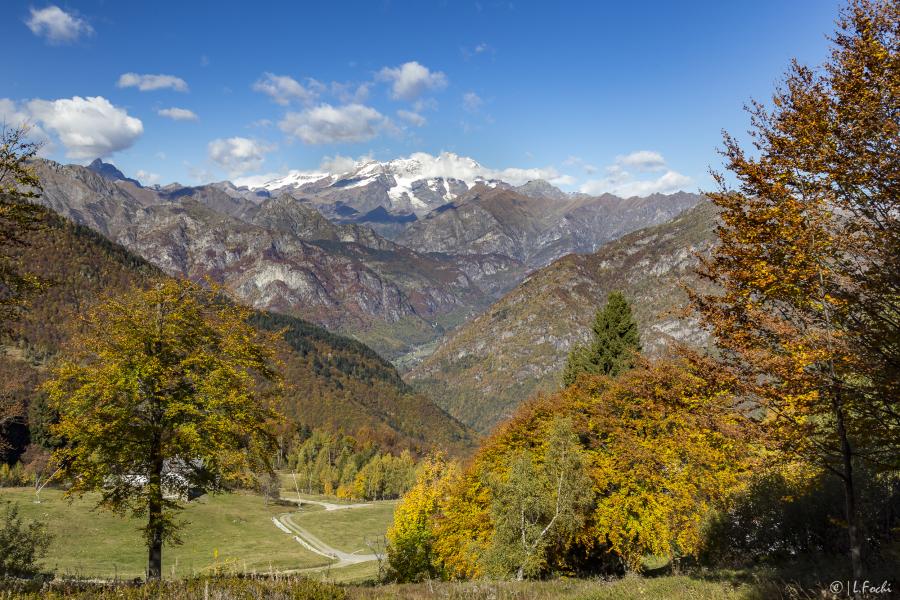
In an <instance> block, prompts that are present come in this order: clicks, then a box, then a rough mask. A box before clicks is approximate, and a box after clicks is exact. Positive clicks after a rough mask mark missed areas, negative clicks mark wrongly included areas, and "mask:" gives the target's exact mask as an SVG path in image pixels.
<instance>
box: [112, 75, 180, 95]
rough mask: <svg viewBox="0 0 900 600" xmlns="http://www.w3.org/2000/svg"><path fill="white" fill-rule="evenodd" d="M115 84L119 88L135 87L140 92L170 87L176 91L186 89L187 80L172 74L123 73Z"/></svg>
mask: <svg viewBox="0 0 900 600" xmlns="http://www.w3.org/2000/svg"><path fill="white" fill-rule="evenodd" d="M116 86H118V87H120V88H128V87H136V88H137V89H139V90H140V91H142V92H152V91H154V90H165V89H171V90H175V91H176V92H186V91H188V84H187V82H186V81H185V80H184V79H182V78H180V77H175V76H174V75H139V74H138V73H123V74H122V75H120V76H119V81H118V82H117V83H116Z"/></svg>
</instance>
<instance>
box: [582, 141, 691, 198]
mask: <svg viewBox="0 0 900 600" xmlns="http://www.w3.org/2000/svg"><path fill="white" fill-rule="evenodd" d="M570 158H571V159H573V160H575V161H579V160H580V159H577V158H575V157H570ZM628 168H632V169H634V170H635V171H637V172H639V173H648V172H659V171H665V172H664V173H662V174H661V175H659V176H658V177H655V178H651V179H641V178H638V177H636V176H635V175H634V174H632V173H631V172H630V171H629V170H628ZM693 183H694V180H693V179H691V178H690V177H688V176H687V175H682V174H681V173H679V172H677V171H674V170H672V169H670V168H668V166H667V165H666V160H665V158H663V155H662V154H660V153H659V152H654V151H652V150H639V151H637V152H632V153H630V154H620V155H619V156H617V157H616V161H615V163H613V164H611V165H609V166H608V167H606V169H605V176H604V177H602V178H600V179H590V180H588V181H585V182H584V183H583V184H582V185H581V187H580V188H579V191H581V192H584V193H585V194H591V195H600V194H604V193H610V194H615V195H617V196H622V197H623V198H630V197H631V196H649V195H651V194H671V193H672V192H677V191H679V190H684V189H685V188H687V187H689V186H691V185H693Z"/></svg>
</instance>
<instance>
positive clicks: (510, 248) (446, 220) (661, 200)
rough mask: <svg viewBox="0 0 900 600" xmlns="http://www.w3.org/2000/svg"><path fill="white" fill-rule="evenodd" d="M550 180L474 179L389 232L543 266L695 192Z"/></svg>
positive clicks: (421, 245)
mask: <svg viewBox="0 0 900 600" xmlns="http://www.w3.org/2000/svg"><path fill="white" fill-rule="evenodd" d="M543 183H544V184H546V182H543ZM547 187H548V186H546V185H539V184H537V182H531V183H529V184H526V185H525V186H521V187H519V188H516V189H515V190H513V189H509V188H505V187H502V186H498V187H494V188H490V187H487V186H483V185H479V186H476V187H474V188H473V189H472V190H471V191H469V192H468V193H466V194H464V195H463V196H462V197H460V198H459V199H458V200H456V201H454V202H452V203H449V204H447V205H445V206H443V207H441V208H439V209H437V210H435V211H432V212H431V213H429V214H428V215H426V216H425V217H424V218H422V219H419V220H418V221H416V222H415V223H412V224H410V225H409V227H407V228H406V229H405V230H403V231H402V232H401V233H400V234H399V235H397V236H396V237H395V238H394V239H395V241H396V242H398V243H400V244H403V245H405V246H408V247H410V248H413V249H415V250H419V251H422V252H451V251H452V252H457V253H473V254H483V253H496V254H503V255H505V256H508V257H510V258H514V259H516V260H518V261H521V262H523V263H525V264H526V265H528V266H529V267H542V266H544V265H547V264H549V263H550V262H552V261H553V260H555V259H557V258H559V257H561V256H564V255H565V254H569V253H571V252H577V253H586V252H593V251H595V250H596V249H597V248H599V247H600V246H601V245H602V244H604V243H606V242H608V241H610V240H614V239H616V238H618V237H621V236H622V235H625V234H626V233H629V232H631V231H634V230H636V229H640V228H642V227H647V226H650V225H656V224H659V223H664V222H665V221H668V220H670V219H672V218H674V217H675V216H676V215H678V214H679V213H681V212H682V211H684V210H686V209H688V208H690V207H691V206H693V205H694V204H696V203H697V202H698V201H699V200H700V196H698V195H696V194H687V193H683V192H681V193H677V194H671V195H664V194H656V195H653V196H648V197H646V198H627V199H626V198H619V197H617V196H613V195H610V194H606V195H603V196H600V197H596V198H594V197H589V196H588V197H585V196H579V197H571V196H568V195H565V194H563V195H562V196H560V195H558V194H553V193H550V192H547V189H546V188H547ZM549 187H550V188H552V186H549ZM553 189H555V188H553ZM523 191H524V192H528V193H530V194H532V195H526V194H525V193H522V192H523ZM556 191H557V192H559V190H556ZM560 193H561V192H560Z"/></svg>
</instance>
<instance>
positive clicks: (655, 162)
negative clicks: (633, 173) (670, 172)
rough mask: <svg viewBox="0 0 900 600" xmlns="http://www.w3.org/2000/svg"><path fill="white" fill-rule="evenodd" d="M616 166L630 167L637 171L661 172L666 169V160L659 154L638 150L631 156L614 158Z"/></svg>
mask: <svg viewBox="0 0 900 600" xmlns="http://www.w3.org/2000/svg"><path fill="white" fill-rule="evenodd" d="M616 164H618V165H621V166H623V167H631V168H633V169H637V170H638V171H662V170H663V169H665V168H666V160H665V159H664V158H663V156H662V154H660V153H659V152H654V151H652V150H638V151H637V152H632V153H631V154H625V155H619V156H617V157H616Z"/></svg>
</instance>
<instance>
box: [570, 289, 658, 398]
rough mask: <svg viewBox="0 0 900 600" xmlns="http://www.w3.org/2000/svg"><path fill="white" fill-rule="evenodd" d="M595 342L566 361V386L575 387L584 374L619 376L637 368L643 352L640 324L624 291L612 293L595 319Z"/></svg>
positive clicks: (579, 348) (576, 348) (583, 347)
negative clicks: (638, 358)
mask: <svg viewBox="0 0 900 600" xmlns="http://www.w3.org/2000/svg"><path fill="white" fill-rule="evenodd" d="M593 331H594V339H593V341H592V342H591V344H590V345H589V346H576V347H575V348H574V349H573V350H572V352H571V353H569V359H568V361H567V362H566V368H565V370H564V371H563V383H564V384H565V385H567V386H568V385H572V384H573V383H575V380H576V379H578V375H580V374H581V373H591V374H602V375H609V376H612V377H615V376H616V375H618V374H620V373H622V372H624V371H627V370H628V369H630V368H632V367H633V366H634V362H635V359H636V358H637V356H638V355H639V354H640V352H641V340H640V334H639V333H638V328H637V323H635V321H634V318H633V317H632V316H631V305H629V304H628V300H626V299H625V296H624V295H623V294H622V293H621V292H612V293H610V295H609V297H608V298H607V300H606V306H604V307H603V308H602V309H601V310H598V311H597V315H596V316H595V317H594V326H593Z"/></svg>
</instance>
